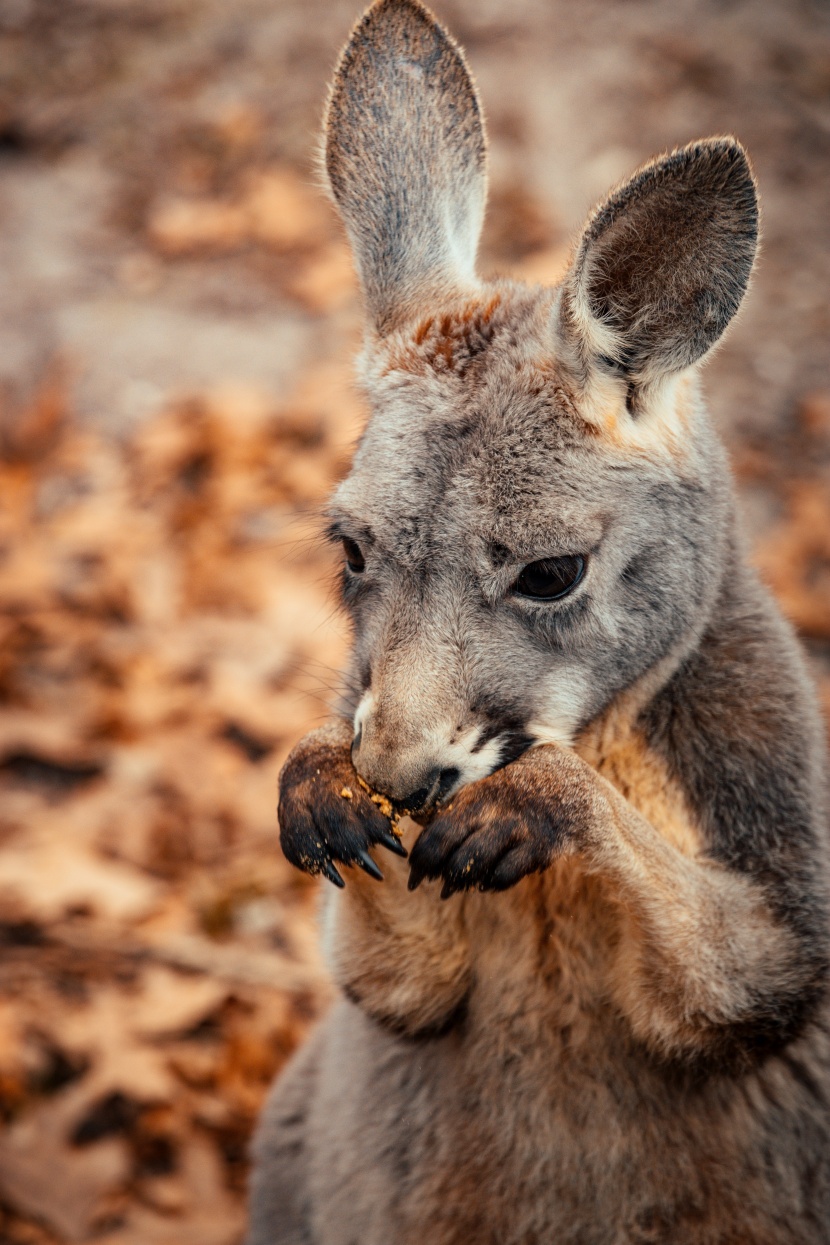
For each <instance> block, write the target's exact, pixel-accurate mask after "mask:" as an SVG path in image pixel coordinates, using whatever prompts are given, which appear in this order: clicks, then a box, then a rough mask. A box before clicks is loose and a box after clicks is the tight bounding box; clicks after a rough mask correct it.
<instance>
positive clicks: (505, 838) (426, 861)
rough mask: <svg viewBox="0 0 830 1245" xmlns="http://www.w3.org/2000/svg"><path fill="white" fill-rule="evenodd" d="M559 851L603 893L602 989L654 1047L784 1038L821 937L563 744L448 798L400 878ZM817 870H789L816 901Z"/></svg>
mask: <svg viewBox="0 0 830 1245" xmlns="http://www.w3.org/2000/svg"><path fill="white" fill-rule="evenodd" d="M632 794H633V793H632ZM669 835H670V836H671V837H669ZM568 854H573V855H575V856H578V857H579V860H580V864H581V867H583V868H586V869H587V870H588V871H589V872H592V873H595V874H597V875H598V876H601V877H602V878H603V879H604V880H605V881H606V883H607V886H608V890H609V892H610V896H611V898H612V901H616V907H617V914H618V937H617V938H616V940H615V943H614V947H613V950H612V952H611V960H610V962H609V963H608V976H607V993H608V994H609V995H610V996H611V997H612V999H613V1000H614V1002H615V1003H616V1005H617V1006H618V1007H619V1008H620V1010H621V1011H622V1012H623V1014H624V1015H625V1016H626V1017H627V1019H628V1021H629V1023H630V1025H631V1027H632V1029H633V1031H634V1033H635V1034H636V1036H637V1037H638V1038H639V1039H640V1040H642V1041H644V1042H645V1043H646V1044H647V1045H648V1046H649V1047H650V1048H651V1049H652V1050H654V1051H655V1053H657V1054H659V1055H662V1056H665V1057H669V1056H670V1057H674V1058H676V1057H684V1058H686V1059H694V1058H696V1057H712V1056H717V1057H719V1058H720V1057H727V1056H733V1055H734V1056H736V1057H738V1058H739V1059H743V1058H744V1057H752V1056H754V1055H755V1054H757V1053H758V1052H760V1050H761V1049H764V1048H767V1049H768V1048H769V1047H770V1046H771V1045H772V1046H775V1045H781V1044H783V1043H784V1042H786V1041H788V1040H790V1039H791V1038H792V1037H793V1036H794V1035H795V1033H796V1032H797V1031H798V1029H799V1026H800V1025H801V1024H802V1023H803V1022H804V1018H805V1016H806V1015H807V1014H808V1012H809V1011H810V1009H811V1007H812V1006H813V1005H814V1003H815V1001H816V997H817V995H818V993H819V992H820V990H821V986H822V982H823V977H824V974H825V971H826V960H825V954H824V952H825V948H824V946H823V943H822V940H821V939H820V938H819V939H814V938H811V937H810V936H809V934H808V933H806V932H805V931H804V930H803V929H799V923H798V920H797V919H796V920H792V921H790V920H788V919H787V915H788V913H787V904H786V893H782V892H781V891H780V889H779V892H778V893H776V890H775V884H774V883H772V882H771V883H770V884H769V885H767V884H764V883H762V882H761V881H759V880H758V874H759V873H760V872H761V870H760V869H756V871H755V874H754V875H753V873H751V872H750V871H749V870H746V871H741V870H739V869H737V868H735V867H729V866H727V865H726V864H723V863H721V862H719V861H718V860H717V859H715V858H714V856H713V855H711V854H709V853H708V852H707V850H706V847H705V844H704V841H703V837H702V834H701V833H700V832H699V831H698V830H697V828H696V827H695V826H694V825H691V824H690V825H689V826H687V827H686V828H685V832H684V831H683V830H680V831H679V830H678V827H677V825H676V824H675V825H673V826H671V827H669V826H663V825H661V824H660V823H659V822H658V823H653V822H652V821H650V820H649V819H648V818H647V817H646V816H644V815H643V813H642V812H640V811H639V810H638V809H637V808H636V807H635V806H634V804H633V802H632V801H631V800H629V799H626V797H625V796H624V795H623V794H622V792H621V791H620V790H619V789H618V788H617V787H616V786H614V785H613V784H612V783H611V782H609V781H608V780H607V779H605V778H604V777H603V776H602V775H601V774H600V773H598V772H597V770H596V769H595V768H593V766H591V765H589V764H588V763H587V762H586V761H585V760H583V759H582V758H581V757H579V756H578V755H577V754H576V753H575V752H573V751H571V750H570V749H566V748H563V747H560V746H558V745H553V744H551V745H544V746H542V747H537V748H533V749H531V750H529V751H528V752H526V753H525V754H524V755H523V756H522V757H521V758H519V760H518V761H515V762H513V763H512V764H511V765H508V766H506V767H505V768H504V769H501V770H498V771H496V772H495V773H494V774H491V775H490V777H489V778H485V779H483V780H482V781H481V782H478V783H475V784H473V785H472V786H470V787H468V788H466V789H465V790H464V791H462V792H461V793H460V794H459V795H458V796H456V797H455V798H454V800H453V802H452V805H451V806H450V807H449V808H448V809H447V810H446V811H445V813H443V814H442V815H441V816H440V817H438V818H437V819H436V820H435V821H434V822H433V823H432V824H431V825H430V826H429V827H428V828H427V829H426V830H425V831H424V832H423V834H422V835H421V838H420V839H419V841H418V843H417V844H416V845H415V847H414V848H413V851H412V853H411V857H410V869H411V877H412V883H411V884H413V885H415V886H417V885H418V883H419V881H420V880H421V879H422V878H427V877H429V878H434V877H441V878H443V881H444V890H443V894H444V895H445V896H446V895H449V894H451V893H453V892H455V891H460V890H465V889H472V888H478V889H481V890H503V889H507V888H508V887H511V886H513V885H515V884H516V882H518V881H519V880H520V879H521V878H522V877H524V876H526V875H527V874H529V873H533V872H538V871H540V870H544V869H546V868H547V867H548V866H549V865H550V864H551V863H552V862H553V861H554V860H555V859H557V858H559V857H561V856H563V855H568ZM816 858H817V859H818V858H819V853H816ZM763 863H764V865H765V867H766V872H767V874H768V875H770V876H771V877H775V873H776V867H778V871H779V876H780V874H781V873H782V872H785V869H784V868H783V862H781V861H779V862H776V861H774V860H771V859H769V860H765V861H764V862H763ZM756 864H757V862H756ZM810 868H812V870H813V872H812V873H811V872H810ZM818 869H819V866H818V864H817V863H813V864H812V865H811V864H810V862H809V860H801V861H799V862H798V863H797V864H796V865H795V866H794V869H793V872H794V874H795V875H796V878H797V882H798V885H799V887H806V891H805V893H804V894H803V899H804V900H805V902H806V905H807V906H809V905H810V904H813V906H814V907H816V908H817V909H818V908H820V895H821V881H820V878H819V876H818ZM811 890H812V894H811V893H808V892H810V891H811ZM789 894H790V895H791V894H792V888H790V891H789ZM448 906H452V905H448Z"/></svg>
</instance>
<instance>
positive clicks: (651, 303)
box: [562, 138, 758, 385]
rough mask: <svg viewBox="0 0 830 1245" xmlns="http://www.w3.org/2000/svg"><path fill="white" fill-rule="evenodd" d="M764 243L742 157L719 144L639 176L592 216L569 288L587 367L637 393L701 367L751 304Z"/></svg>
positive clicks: (565, 314)
mask: <svg viewBox="0 0 830 1245" xmlns="http://www.w3.org/2000/svg"><path fill="white" fill-rule="evenodd" d="M757 240H758V202H757V198H756V194H755V182H754V179H753V176H752V171H751V169H750V167H749V163H748V161H747V158H746V154H745V152H744V150H743V148H742V147H741V146H740V144H739V143H737V142H736V141H735V139H733V138H711V139H706V140H703V141H701V142H698V143H693V144H691V146H689V147H684V148H682V149H681V150H679V151H675V152H672V154H671V155H669V156H664V157H663V158H662V159H660V160H656V161H654V162H653V163H652V164H648V165H646V166H645V167H644V168H642V169H640V171H639V172H638V173H635V175H634V177H632V179H631V181H629V182H628V183H627V184H626V185H624V186H622V187H621V189H619V190H617V191H615V193H614V194H612V195H611V197H610V198H609V199H608V200H607V201H606V202H605V203H603V204H602V205H601V206H600V207H599V208H597V210H596V211H595V212H594V214H593V216H591V217H590V219H589V221H588V224H587V225H586V228H585V232H584V234H583V236H582V240H581V242H580V244H579V247H578V249H577V252H576V258H575V260H574V265H573V268H572V270H571V272H570V274H569V275H568V277H567V278H566V281H565V285H564V289H563V299H562V324H563V328H564V330H565V332H566V335H568V336H570V337H572V338H575V339H576V344H577V345H578V347H579V349H580V351H581V354H582V355H583V359H584V361H585V362H586V363H588V362H590V360H591V358H593V359H594V360H595V361H596V360H601V361H602V362H603V363H604V364H606V365H610V366H611V367H613V369H614V370H615V371H618V372H620V373H622V374H624V375H625V376H626V377H627V378H628V380H629V383H630V384H631V385H637V384H641V383H644V382H648V381H651V380H655V379H657V378H658V377H659V376H661V375H664V374H666V373H670V372H677V371H680V369H682V368H685V367H688V366H689V365H690V364H692V363H695V362H696V361H697V360H698V359H699V358H701V356H702V355H704V354H705V353H706V351H707V350H708V349H709V348H710V346H712V345H714V343H715V342H716V341H717V340H718V338H719V337H720V335H721V334H722V333H723V331H724V329H725V328H726V326H727V324H728V323H729V321H730V320H731V319H732V317H733V316H734V314H735V312H736V311H737V309H738V306H739V304H740V302H741V299H742V298H743V295H744V292H745V290H746V287H747V283H748V281H749V274H750V271H751V269H752V263H753V260H754V258H755V249H756V245H757Z"/></svg>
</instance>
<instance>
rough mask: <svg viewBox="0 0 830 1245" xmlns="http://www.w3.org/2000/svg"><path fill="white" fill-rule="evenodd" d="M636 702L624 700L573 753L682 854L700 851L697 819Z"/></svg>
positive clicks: (627, 698)
mask: <svg viewBox="0 0 830 1245" xmlns="http://www.w3.org/2000/svg"><path fill="white" fill-rule="evenodd" d="M636 711H637V702H636V701H634V699H633V698H632V697H622V698H620V699H619V700H618V701H616V702H615V703H614V704H612V705H611V706H610V707H609V708H608V709H607V710H606V712H605V713H604V714H603V715H602V716H601V717H600V718H599V719H598V720H597V721H596V722H595V723H592V725H591V726H590V727H588V729H587V730H586V731H585V732H584V733H583V734H582V736H581V737H580V738H579V739H578V740H577V742H576V745H575V750H576V752H577V753H578V755H579V756H581V757H582V759H583V760H585V761H587V762H588V764H589V765H591V766H592V767H593V768H594V769H595V770H597V772H598V773H600V774H601V775H602V776H603V778H606V779H607V780H608V782H610V783H612V784H613V786H615V787H616V788H617V790H618V791H619V792H620V793H621V795H623V796H624V797H625V798H626V800H628V802H629V803H630V804H631V805H633V807H634V808H636V809H637V811H638V812H639V813H641V814H642V816H643V817H645V818H646V820H647V821H648V822H650V823H651V825H653V826H654V828H655V830H657V831H659V833H660V834H661V835H662V836H663V838H664V839H666V840H667V842H669V843H671V844H672V846H673V847H676V848H677V850H678V851H679V852H682V853H683V855H684V856H689V857H694V856H697V855H698V854H699V852H700V851H701V848H702V839H701V834H700V830H699V828H698V826H697V825H696V821H695V817H694V815H693V813H692V811H691V809H690V808H689V805H688V802H687V800H686V798H685V795H684V793H683V791H682V789H681V787H680V785H679V783H677V782H676V781H675V780H674V779H673V778H672V776H671V775H670V773H669V771H668V768H667V766H666V764H665V762H664V761H663V760H662V759H661V758H660V757H659V756H657V754H656V753H655V752H653V751H652V750H651V749H650V748H648V747H647V745H646V743H645V741H644V739H643V737H642V735H641V733H640V732H639V731H638V729H637V726H636Z"/></svg>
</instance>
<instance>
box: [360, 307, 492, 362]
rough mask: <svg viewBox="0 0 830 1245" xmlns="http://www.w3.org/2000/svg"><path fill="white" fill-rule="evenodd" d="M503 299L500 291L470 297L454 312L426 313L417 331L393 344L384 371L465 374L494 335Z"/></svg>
mask: <svg viewBox="0 0 830 1245" xmlns="http://www.w3.org/2000/svg"><path fill="white" fill-rule="evenodd" d="M501 301H502V298H501V294H493V295H492V296H491V297H490V298H488V299H487V301H486V302H482V301H480V300H478V299H470V300H469V301H468V302H466V303H464V304H462V306H461V307H458V308H456V309H455V310H453V311H446V312H443V313H442V314H440V315H429V316H425V317H424V319H422V320H421V321H419V323H418V324H417V325H416V327H415V329H414V330H412V331H411V332H409V333H407V334H405V335H403V336H402V338H401V339H398V340H396V341H395V342H394V343H393V344H391V345H390V349H389V353H388V363H387V367H386V369H385V371H387V372H394V371H402V372H412V373H414V374H416V375H418V374H423V373H424V372H426V371H428V370H430V371H433V372H452V373H454V374H455V375H456V376H459V377H461V376H464V374H465V373H466V371H467V369H468V368H469V366H470V364H471V363H472V362H473V360H474V359H475V358H477V357H478V356H479V355H480V354H482V353H483V351H485V350H486V349H487V347H488V346H489V345H490V343H491V342H492V340H493V337H494V336H495V332H496V327H495V325H494V323H493V317H494V313H495V312H496V310H497V308H498V307H499V306H500V305H501Z"/></svg>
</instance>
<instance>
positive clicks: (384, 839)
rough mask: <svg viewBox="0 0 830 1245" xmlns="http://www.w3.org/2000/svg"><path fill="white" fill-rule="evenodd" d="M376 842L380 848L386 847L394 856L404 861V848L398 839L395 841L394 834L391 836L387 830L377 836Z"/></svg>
mask: <svg viewBox="0 0 830 1245" xmlns="http://www.w3.org/2000/svg"><path fill="white" fill-rule="evenodd" d="M377 842H378V843H379V845H380V846H381V847H386V848H388V849H389V851H390V852H394V853H395V855H396V856H401V857H403V859H404V860H405V859H406V848H405V847H404V845H403V843H402V842H401V841H400V839H396V838H395V836H394V834H391V833H390V832H389V831H388V830H386V831H384V832H383V833H382V834H379V835H378V836H377Z"/></svg>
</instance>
